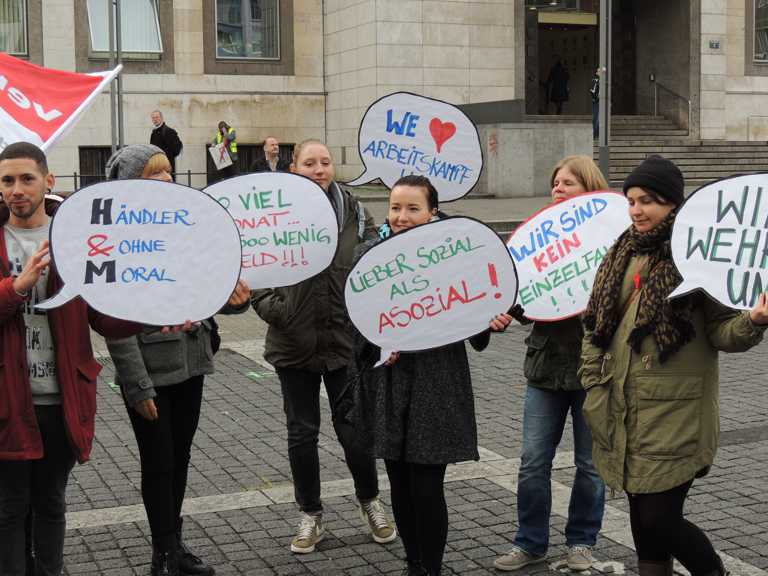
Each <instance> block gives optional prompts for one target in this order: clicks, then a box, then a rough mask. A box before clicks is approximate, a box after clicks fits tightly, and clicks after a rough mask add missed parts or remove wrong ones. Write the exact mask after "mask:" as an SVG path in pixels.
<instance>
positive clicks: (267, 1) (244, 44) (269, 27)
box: [216, 0, 280, 60]
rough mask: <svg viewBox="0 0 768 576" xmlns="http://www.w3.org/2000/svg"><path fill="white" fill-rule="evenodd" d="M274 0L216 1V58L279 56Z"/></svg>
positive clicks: (277, 17) (278, 11)
mask: <svg viewBox="0 0 768 576" xmlns="http://www.w3.org/2000/svg"><path fill="white" fill-rule="evenodd" d="M279 14H280V7H279V5H278V0H216V57H217V58H222V59H230V58H240V59H242V58H247V59H268V60H279V59H280V17H279Z"/></svg>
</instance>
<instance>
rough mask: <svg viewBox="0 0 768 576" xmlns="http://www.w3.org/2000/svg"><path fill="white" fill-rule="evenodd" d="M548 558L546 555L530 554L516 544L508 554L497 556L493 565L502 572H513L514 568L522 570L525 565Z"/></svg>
mask: <svg viewBox="0 0 768 576" xmlns="http://www.w3.org/2000/svg"><path fill="white" fill-rule="evenodd" d="M546 559H547V557H546V556H536V555H534V554H529V553H528V552H526V551H525V550H523V549H522V548H518V547H517V546H515V547H514V548H512V550H510V551H509V553H508V554H504V556H499V557H498V558H496V560H494V561H493V565H494V567H495V568H496V569H497V570H501V571H502V572H512V571H513V570H520V568H522V567H523V566H528V565H530V564H538V563H539V562H544V561H545V560H546Z"/></svg>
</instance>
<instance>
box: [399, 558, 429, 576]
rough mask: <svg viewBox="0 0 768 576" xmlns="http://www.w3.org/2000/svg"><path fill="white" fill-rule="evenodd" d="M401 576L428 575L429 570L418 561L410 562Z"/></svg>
mask: <svg viewBox="0 0 768 576" xmlns="http://www.w3.org/2000/svg"><path fill="white" fill-rule="evenodd" d="M401 576H427V571H426V570H424V568H422V566H421V564H419V563H418V562H410V561H409V562H408V563H407V564H406V566H405V568H404V569H403V573H402V575H401Z"/></svg>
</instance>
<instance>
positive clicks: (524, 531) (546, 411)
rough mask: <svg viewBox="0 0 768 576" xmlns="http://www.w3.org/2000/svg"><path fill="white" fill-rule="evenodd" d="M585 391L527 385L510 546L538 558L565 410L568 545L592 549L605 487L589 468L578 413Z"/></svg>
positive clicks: (544, 542)
mask: <svg viewBox="0 0 768 576" xmlns="http://www.w3.org/2000/svg"><path fill="white" fill-rule="evenodd" d="M585 397H586V392H584V391H583V390H574V391H553V390H543V389H541V388H535V387H533V386H527V390H526V394H525V411H524V413H523V453H522V456H521V462H520V473H519V475H518V478H517V521H518V526H519V528H518V531H517V535H516V536H515V545H516V546H518V547H519V548H522V549H523V550H525V551H526V552H528V553H529V554H535V555H537V556H543V555H544V554H546V553H547V547H548V546H549V515H550V512H551V511H552V486H551V477H552V460H553V459H554V457H555V451H556V449H557V445H558V444H559V443H560V439H561V438H562V437H563V429H564V428H565V421H566V418H567V416H568V411H569V410H570V411H571V418H572V419H573V438H574V443H575V444H576V446H575V457H574V459H575V461H576V462H575V464H576V477H575V478H574V481H573V489H572V490H571V501H570V505H569V507H568V523H567V524H566V526H565V540H566V544H567V545H568V546H594V545H595V541H596V540H597V533H598V532H599V531H600V526H601V525H602V522H603V508H604V507H605V484H603V481H602V480H601V479H600V476H598V474H597V471H596V470H595V467H594V466H593V465H592V435H591V434H590V432H589V428H588V427H587V423H586V421H585V420H584V416H583V414H582V412H581V408H582V406H583V405H584V398H585Z"/></svg>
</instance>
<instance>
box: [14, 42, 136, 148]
mask: <svg viewBox="0 0 768 576" xmlns="http://www.w3.org/2000/svg"><path fill="white" fill-rule="evenodd" d="M120 69H121V66H118V67H117V68H115V69H114V70H110V71H107V72H98V73H94V74H78V73H76V72H65V71H63V70H53V69H51V68H43V67H42V66H37V65H35V64H30V63H29V62H26V61H25V60H19V59H18V58H14V57H13V56H9V55H8V54H5V53H3V52H0V149H2V148H5V147H6V146H7V145H8V144H11V143H12V142H18V141H22V140H23V141H26V142H31V143H33V144H37V145H38V146H40V147H41V148H42V149H43V150H48V149H49V148H50V147H51V146H52V145H53V143H54V142H55V141H56V140H58V139H59V138H60V137H61V136H62V135H64V133H66V132H67V131H68V130H69V129H70V128H71V127H72V126H73V125H74V124H75V122H76V121H77V119H78V118H79V116H80V115H81V114H82V113H83V112H84V111H85V110H86V109H87V108H88V106H90V105H91V103H92V102H93V100H94V98H96V96H97V95H98V94H99V93H100V92H101V91H102V90H103V89H104V88H105V87H106V86H107V85H108V84H109V82H111V81H112V80H113V79H114V77H115V76H117V74H118V73H119V72H120Z"/></svg>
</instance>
